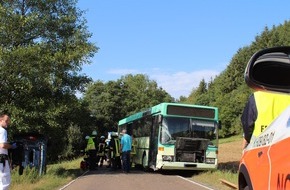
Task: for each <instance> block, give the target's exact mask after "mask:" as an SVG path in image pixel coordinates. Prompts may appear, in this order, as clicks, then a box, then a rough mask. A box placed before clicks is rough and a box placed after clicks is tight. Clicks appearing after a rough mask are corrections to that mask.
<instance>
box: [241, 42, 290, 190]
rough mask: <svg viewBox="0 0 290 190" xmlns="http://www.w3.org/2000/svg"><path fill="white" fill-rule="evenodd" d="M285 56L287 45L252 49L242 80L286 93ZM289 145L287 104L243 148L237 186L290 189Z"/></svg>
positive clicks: (289, 88)
mask: <svg viewBox="0 0 290 190" xmlns="http://www.w3.org/2000/svg"><path fill="white" fill-rule="evenodd" d="M261 56H263V58H262V57H261ZM289 58H290V47H274V48H268V49H264V50H261V51H259V52H257V53H255V54H254V55H253V56H252V58H251V59H250V61H249V63H248V65H247V68H246V71H245V80H246V83H247V84H248V86H250V87H251V88H253V89H256V90H267V91H273V92H277V93H287V94H289V93H290V59H289ZM289 98H290V94H289ZM289 149H290V107H287V108H286V109H285V111H283V112H282V113H281V114H280V115H279V116H278V117H277V118H276V119H275V120H274V121H273V122H272V123H271V124H270V125H269V126H268V127H267V128H266V129H265V130H264V131H263V132H262V133H261V134H260V135H259V136H257V138H256V139H255V140H251V142H250V143H249V144H248V146H247V147H246V148H245V149H244V151H243V156H242V158H241V161H240V165H239V174H238V175H239V177H238V188H239V189H243V190H252V189H253V190H267V189H268V190H272V189H275V190H276V189H277V190H286V189H290V150H289Z"/></svg>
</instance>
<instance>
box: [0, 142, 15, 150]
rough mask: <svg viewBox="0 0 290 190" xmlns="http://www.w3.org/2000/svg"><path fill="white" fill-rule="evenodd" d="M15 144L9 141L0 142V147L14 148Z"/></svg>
mask: <svg viewBox="0 0 290 190" xmlns="http://www.w3.org/2000/svg"><path fill="white" fill-rule="evenodd" d="M15 146H16V145H13V144H10V143H0V148H4V149H10V148H15Z"/></svg>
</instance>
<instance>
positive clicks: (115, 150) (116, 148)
mask: <svg viewBox="0 0 290 190" xmlns="http://www.w3.org/2000/svg"><path fill="white" fill-rule="evenodd" d="M109 147H110V153H111V154H110V160H111V165H112V168H111V169H112V170H116V169H117V168H121V158H120V156H121V154H120V139H119V138H118V134H115V133H112V134H111V140H110V143H109Z"/></svg>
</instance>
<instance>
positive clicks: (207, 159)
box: [205, 158, 215, 164]
mask: <svg viewBox="0 0 290 190" xmlns="http://www.w3.org/2000/svg"><path fill="white" fill-rule="evenodd" d="M205 163H207V164H214V163H215V158H206V159H205Z"/></svg>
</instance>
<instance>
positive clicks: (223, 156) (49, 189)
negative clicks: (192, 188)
mask: <svg viewBox="0 0 290 190" xmlns="http://www.w3.org/2000/svg"><path fill="white" fill-rule="evenodd" d="M241 142H242V137H240V136H233V137H230V138H225V139H220V140H219V144H220V145H219V149H220V153H219V159H220V160H221V161H222V162H221V163H219V166H218V169H217V170H214V171H205V172H197V173H195V174H194V175H192V176H191V177H192V179H193V180H194V181H196V182H199V183H203V184H205V185H209V186H210V187H211V188H213V189H216V190H230V189H231V188H229V187H227V186H225V185H223V184H221V182H220V179H224V180H226V181H229V182H231V183H233V184H238V174H237V171H238V163H239V158H240V155H238V153H240V152H241V151H240V149H239V147H237V145H239V144H241ZM222 150H223V152H221V151H222ZM236 152H237V153H236ZM235 154H237V155H235ZM233 156H234V157H233ZM81 160H82V158H78V159H75V160H72V161H64V162H61V163H57V164H51V165H47V170H46V174H45V175H42V176H39V175H38V173H37V171H35V170H34V169H24V172H23V175H19V174H18V170H17V168H15V169H14V170H13V171H12V172H11V174H12V183H11V188H10V190H23V189H29V190H57V189H60V188H61V187H63V186H65V185H66V184H68V183H69V182H70V181H72V180H74V179H76V178H77V177H79V176H81V175H82V174H83V173H84V171H82V170H80V162H81Z"/></svg>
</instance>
